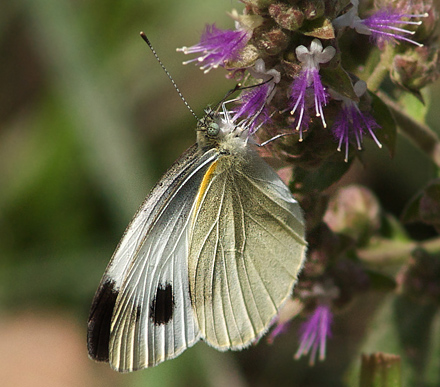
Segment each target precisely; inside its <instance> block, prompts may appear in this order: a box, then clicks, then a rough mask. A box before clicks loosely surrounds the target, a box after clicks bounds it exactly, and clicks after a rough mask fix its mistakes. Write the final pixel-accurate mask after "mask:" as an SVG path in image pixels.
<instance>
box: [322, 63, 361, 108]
mask: <svg viewBox="0 0 440 387" xmlns="http://www.w3.org/2000/svg"><path fill="white" fill-rule="evenodd" d="M319 73H320V74H321V78H322V81H323V82H324V83H325V84H326V85H327V86H329V87H330V88H332V89H333V90H335V91H336V92H338V93H339V94H341V95H342V96H344V97H347V98H350V99H351V100H353V101H359V97H358V96H357V95H356V93H355V92H354V90H353V83H352V82H351V79H350V76H349V75H348V73H347V72H346V71H345V70H344V69H343V68H342V66H341V65H339V66H338V67H336V68H322V69H321V70H320V72H319Z"/></svg>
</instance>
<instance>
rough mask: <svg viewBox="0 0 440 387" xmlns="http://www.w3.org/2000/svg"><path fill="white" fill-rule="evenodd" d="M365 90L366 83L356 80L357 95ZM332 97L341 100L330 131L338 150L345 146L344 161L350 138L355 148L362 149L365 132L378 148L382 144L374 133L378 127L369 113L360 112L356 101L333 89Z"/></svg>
mask: <svg viewBox="0 0 440 387" xmlns="http://www.w3.org/2000/svg"><path fill="white" fill-rule="evenodd" d="M366 91H367V84H366V83H365V82H364V81H361V80H359V81H357V82H356V84H355V85H354V92H355V93H356V95H357V96H358V97H361V96H362V95H363V94H364V93H365V92H366ZM330 93H331V95H332V98H333V99H335V100H339V101H342V107H341V111H340V112H339V114H338V115H337V117H336V119H335V121H334V123H333V127H332V132H333V135H334V136H335V138H336V139H337V140H338V141H339V144H338V151H341V149H342V146H343V145H344V146H345V158H344V160H345V161H348V148H349V144H350V142H351V141H350V140H353V139H354V140H355V142H356V145H357V148H358V149H359V150H360V149H362V140H363V136H364V135H365V134H367V133H368V134H369V135H370V136H371V137H372V138H373V140H374V141H375V142H376V144H377V146H378V147H379V148H382V144H381V143H380V142H379V140H378V139H377V137H376V135H375V134H374V130H375V129H377V128H379V125H378V124H377V123H376V121H375V120H374V118H373V117H372V115H371V114H369V113H366V112H361V110H360V109H359V107H358V105H357V103H356V102H355V101H353V100H351V99H350V98H347V97H344V96H342V95H340V94H338V93H336V92H334V91H333V90H332V91H330Z"/></svg>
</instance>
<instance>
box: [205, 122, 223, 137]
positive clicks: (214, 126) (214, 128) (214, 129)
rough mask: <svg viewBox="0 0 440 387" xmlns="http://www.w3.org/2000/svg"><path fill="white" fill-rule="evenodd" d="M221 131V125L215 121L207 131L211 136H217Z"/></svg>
mask: <svg viewBox="0 0 440 387" xmlns="http://www.w3.org/2000/svg"><path fill="white" fill-rule="evenodd" d="M219 132H220V126H218V124H216V123H215V122H211V123H210V124H209V126H208V127H207V128H206V133H207V134H208V136H210V137H215V136H217V135H218V133H219Z"/></svg>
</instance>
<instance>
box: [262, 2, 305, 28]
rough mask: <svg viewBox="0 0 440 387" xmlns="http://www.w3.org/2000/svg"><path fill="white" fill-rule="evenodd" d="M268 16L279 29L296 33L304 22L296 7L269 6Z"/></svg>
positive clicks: (277, 4)
mask: <svg viewBox="0 0 440 387" xmlns="http://www.w3.org/2000/svg"><path fill="white" fill-rule="evenodd" d="M269 14H270V16H272V19H273V20H275V21H276V22H277V24H278V25H279V26H280V27H281V28H285V29H286V30H290V31H296V30H297V29H298V28H300V27H301V26H302V24H303V22H304V14H303V13H302V11H301V10H300V9H299V8H298V7H294V6H289V5H287V4H284V3H275V4H271V5H270V6H269Z"/></svg>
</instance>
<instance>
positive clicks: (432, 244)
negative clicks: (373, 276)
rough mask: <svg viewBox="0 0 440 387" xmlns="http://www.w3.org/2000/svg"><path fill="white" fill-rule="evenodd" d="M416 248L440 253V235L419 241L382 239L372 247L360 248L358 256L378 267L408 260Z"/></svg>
mask: <svg viewBox="0 0 440 387" xmlns="http://www.w3.org/2000/svg"><path fill="white" fill-rule="evenodd" d="M416 248H421V249H423V250H425V251H426V252H428V253H430V254H438V253H440V237H438V238H433V239H429V240H427V241H424V242H419V243H418V242H414V241H408V242H405V241H393V240H389V239H381V240H378V241H377V243H376V244H375V245H373V246H371V247H370V248H368V249H361V250H359V251H358V256H359V258H360V259H361V260H362V261H363V262H365V263H366V264H368V265H371V266H374V268H376V269H377V268H380V267H384V266H392V265H400V264H402V263H404V262H406V261H407V260H408V257H409V256H410V255H411V252H412V251H413V250H414V249H416Z"/></svg>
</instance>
